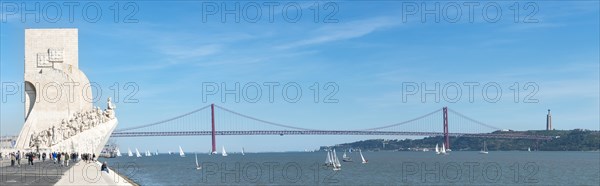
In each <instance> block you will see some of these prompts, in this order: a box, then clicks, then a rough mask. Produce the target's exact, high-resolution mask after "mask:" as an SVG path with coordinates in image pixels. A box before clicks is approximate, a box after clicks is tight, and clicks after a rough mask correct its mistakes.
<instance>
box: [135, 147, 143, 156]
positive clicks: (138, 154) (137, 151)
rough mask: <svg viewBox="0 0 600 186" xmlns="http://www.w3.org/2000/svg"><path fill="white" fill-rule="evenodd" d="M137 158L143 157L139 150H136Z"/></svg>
mask: <svg viewBox="0 0 600 186" xmlns="http://www.w3.org/2000/svg"><path fill="white" fill-rule="evenodd" d="M135 156H136V157H138V158H139V157H142V155H141V154H140V151H139V150H138V149H137V148H135Z"/></svg>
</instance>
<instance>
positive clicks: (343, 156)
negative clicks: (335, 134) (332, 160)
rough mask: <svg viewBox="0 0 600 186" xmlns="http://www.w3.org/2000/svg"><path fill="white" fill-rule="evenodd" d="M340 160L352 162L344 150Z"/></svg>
mask: <svg viewBox="0 0 600 186" xmlns="http://www.w3.org/2000/svg"><path fill="white" fill-rule="evenodd" d="M342 161H343V162H352V158H350V156H347V155H346V152H344V155H342Z"/></svg>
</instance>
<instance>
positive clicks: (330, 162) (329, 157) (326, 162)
mask: <svg viewBox="0 0 600 186" xmlns="http://www.w3.org/2000/svg"><path fill="white" fill-rule="evenodd" d="M332 165H333V160H332V159H331V153H330V152H329V151H327V159H325V166H332Z"/></svg>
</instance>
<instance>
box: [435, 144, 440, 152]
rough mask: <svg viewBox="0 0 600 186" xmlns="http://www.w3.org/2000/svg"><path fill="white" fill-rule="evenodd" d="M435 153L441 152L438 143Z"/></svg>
mask: <svg viewBox="0 0 600 186" xmlns="http://www.w3.org/2000/svg"><path fill="white" fill-rule="evenodd" d="M435 153H436V154H440V148H439V147H438V144H437V143H436V144H435Z"/></svg>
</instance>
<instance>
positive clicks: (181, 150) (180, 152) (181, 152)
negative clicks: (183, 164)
mask: <svg viewBox="0 0 600 186" xmlns="http://www.w3.org/2000/svg"><path fill="white" fill-rule="evenodd" d="M179 156H181V157H185V153H183V149H181V146H179Z"/></svg>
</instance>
